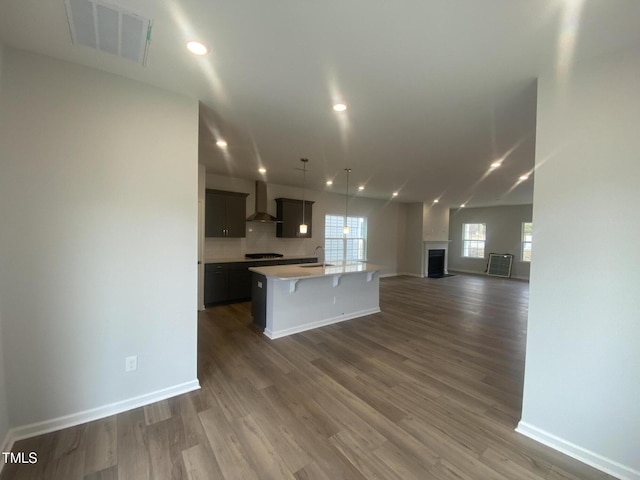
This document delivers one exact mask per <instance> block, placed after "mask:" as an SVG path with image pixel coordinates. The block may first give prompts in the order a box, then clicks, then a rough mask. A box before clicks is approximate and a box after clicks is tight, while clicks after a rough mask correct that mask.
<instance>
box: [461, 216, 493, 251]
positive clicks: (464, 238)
mask: <svg viewBox="0 0 640 480" xmlns="http://www.w3.org/2000/svg"><path fill="white" fill-rule="evenodd" d="M467 225H481V226H482V230H483V233H484V236H483V238H467V236H466V235H467V231H468V229H467ZM471 242H474V243H475V244H476V246H475V247H473V248H472V247H471V246H468V245H467V244H470V243H471ZM480 243H482V255H469V254H468V253H469V252H470V251H472V250H478V249H479V246H478V245H479V244H480ZM486 247H487V224H486V223H480V222H475V223H463V224H462V252H461V255H462V257H463V258H483V259H486V258H487V257H486Z"/></svg>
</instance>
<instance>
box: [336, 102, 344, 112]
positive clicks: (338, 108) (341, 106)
mask: <svg viewBox="0 0 640 480" xmlns="http://www.w3.org/2000/svg"><path fill="white" fill-rule="evenodd" d="M333 109H334V110H335V111H336V112H344V111H345V110H346V109H347V106H346V105H345V104H344V103H336V104H335V105H334V106H333Z"/></svg>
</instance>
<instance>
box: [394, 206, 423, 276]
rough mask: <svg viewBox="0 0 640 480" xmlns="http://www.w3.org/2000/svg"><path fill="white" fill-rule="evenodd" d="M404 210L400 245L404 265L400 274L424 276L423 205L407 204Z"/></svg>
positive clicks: (400, 269) (402, 264)
mask: <svg viewBox="0 0 640 480" xmlns="http://www.w3.org/2000/svg"><path fill="white" fill-rule="evenodd" d="M403 209H404V222H403V223H404V229H403V231H402V232H399V234H400V237H401V241H400V243H399V245H400V247H401V248H402V251H401V256H400V258H401V259H402V263H401V265H400V268H399V270H398V271H399V272H400V273H404V274H408V275H417V276H422V275H423V274H424V272H423V270H424V267H423V251H424V247H423V243H422V235H423V233H422V230H423V204H422V203H407V204H404V205H403Z"/></svg>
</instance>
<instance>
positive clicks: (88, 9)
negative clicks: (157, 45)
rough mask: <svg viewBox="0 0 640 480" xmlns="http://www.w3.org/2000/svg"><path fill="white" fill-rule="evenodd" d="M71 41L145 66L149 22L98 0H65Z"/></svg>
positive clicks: (149, 28)
mask: <svg viewBox="0 0 640 480" xmlns="http://www.w3.org/2000/svg"><path fill="white" fill-rule="evenodd" d="M65 6H66V9H67V19H68V20H69V28H70V29H71V39H72V40H73V43H74V44H75V45H84V46H86V47H91V48H96V49H98V50H100V51H102V52H107V53H111V54H113V55H117V56H118V57H122V58H127V59H129V60H133V61H134V62H136V63H138V64H140V65H144V64H145V63H146V60H147V51H148V49H149V39H150V38H151V23H152V22H151V20H149V19H148V18H144V17H142V16H140V15H136V14H135V13H131V12H129V11H127V10H124V9H123V8H121V7H117V6H115V5H110V4H108V3H104V2H101V1H97V0H65Z"/></svg>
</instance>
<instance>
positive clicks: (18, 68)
mask: <svg viewBox="0 0 640 480" xmlns="http://www.w3.org/2000/svg"><path fill="white" fill-rule="evenodd" d="M3 74H4V75H3V84H2V96H1V99H0V148H1V151H0V159H1V162H2V174H1V175H0V218H1V219H2V230H1V231H0V259H1V260H0V261H1V262H2V264H1V269H0V272H1V273H0V303H1V304H2V321H3V327H4V328H3V332H2V334H3V340H4V355H5V359H7V364H6V367H7V368H6V374H7V375H6V376H7V378H6V381H7V385H8V386H9V387H10V388H9V389H8V401H9V415H10V420H11V424H12V426H14V427H21V426H24V425H26V424H31V423H32V422H39V421H45V422H46V421H51V420H52V419H56V418H58V417H60V416H63V415H76V414H78V412H82V411H86V410H89V409H98V410H99V411H103V410H100V409H101V408H107V406H108V405H110V404H114V403H117V402H124V401H127V400H132V399H134V397H138V396H145V395H147V397H143V398H147V399H149V398H150V397H148V396H149V395H150V396H153V395H155V394H157V393H158V392H161V393H162V392H164V393H167V391H171V392H174V393H175V391H176V390H179V389H181V388H187V387H189V388H194V385H195V386H197V379H196V335H197V329H196V327H197V324H196V300H197V286H196V280H197V275H196V273H197V269H196V261H197V258H196V255H197V185H198V183H197V182H198V179H197V144H198V104H197V102H196V101H195V100H191V99H187V98H184V97H181V96H178V95H175V94H172V93H169V92H166V91H163V90H160V89H157V88H153V87H149V86H146V85H143V84H140V83H137V82H133V81H130V80H127V79H124V78H122V77H118V76H114V75H109V74H105V73H102V72H99V71H97V70H93V69H89V68H85V67H80V66H77V65H73V64H69V63H65V62H61V61H57V60H53V59H50V58H47V57H43V56H38V55H35V54H30V53H25V52H20V51H17V50H13V49H10V48H6V49H5V62H4V68H3ZM129 355H137V356H138V370H137V371H136V372H133V373H125V371H124V365H125V363H124V360H125V357H126V356H129ZM165 389H169V390H165ZM53 424H55V422H53Z"/></svg>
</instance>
